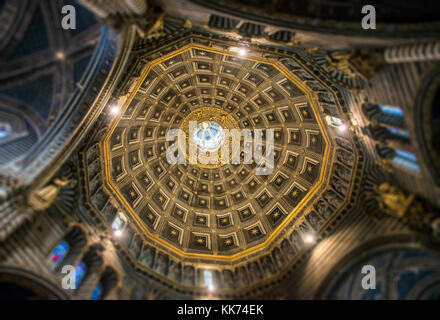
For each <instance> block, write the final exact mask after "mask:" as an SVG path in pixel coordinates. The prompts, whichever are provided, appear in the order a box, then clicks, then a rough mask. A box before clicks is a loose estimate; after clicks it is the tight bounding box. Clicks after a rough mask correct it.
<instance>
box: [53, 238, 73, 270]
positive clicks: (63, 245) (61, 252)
mask: <svg viewBox="0 0 440 320" xmlns="http://www.w3.org/2000/svg"><path fill="white" fill-rule="evenodd" d="M69 249H70V246H69V244H68V243H67V242H66V241H64V240H63V241H61V242H60V243H59V244H58V245H57V246H56V248H55V249H54V250H53V251H52V253H51V254H50V257H49V263H50V266H51V267H52V269H55V268H56V267H57V266H58V265H59V264H60V262H61V261H63V259H64V257H65V256H66V254H67V252H69Z"/></svg>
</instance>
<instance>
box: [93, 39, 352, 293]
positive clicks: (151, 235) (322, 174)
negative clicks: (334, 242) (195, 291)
mask: <svg viewBox="0 0 440 320" xmlns="http://www.w3.org/2000/svg"><path fill="white" fill-rule="evenodd" d="M188 39H191V40H190V41H188ZM236 45H237V44H235V46H236ZM233 46H234V44H233V43H226V42H224V41H222V40H220V39H218V40H216V41H211V42H210V44H209V45H206V42H205V40H204V38H203V37H201V36H198V35H189V36H188V38H184V39H182V40H180V41H178V42H176V43H175V44H174V45H173V46H172V47H170V46H169V45H167V44H164V46H163V47H162V48H161V51H160V52H161V53H163V52H167V54H158V53H159V51H155V52H146V53H143V52H136V55H137V61H138V64H137V65H136V66H135V67H134V68H137V69H138V70H139V68H141V72H140V76H139V77H136V78H131V80H130V83H132V85H131V88H134V89H130V91H129V95H128V96H127V97H128V98H127V99H126V100H125V102H124V103H123V104H122V105H120V112H119V114H118V115H116V116H113V118H112V119H109V121H110V125H109V127H108V128H106V129H105V132H104V135H103V137H102V139H101V142H100V144H99V147H100V148H101V149H102V151H101V152H102V154H103V164H102V168H103V169H102V170H103V171H102V174H103V176H104V180H105V190H106V192H107V193H108V195H110V197H112V198H113V199H114V200H115V201H114V202H113V203H118V206H117V210H120V211H121V212H122V213H123V214H124V215H126V216H127V217H128V218H129V219H130V220H131V221H132V222H133V226H135V227H136V229H138V230H140V231H141V233H142V236H141V238H142V239H143V240H142V241H144V242H145V244H144V246H143V248H144V249H143V250H144V251H143V253H141V255H140V256H139V259H140V263H141V264H142V261H144V263H146V265H149V264H150V262H148V261H151V259H152V258H151V257H152V256H151V255H154V256H155V257H156V258H154V259H156V260H155V261H156V262H155V264H151V267H152V268H155V265H156V264H157V263H159V265H169V263H171V261H172V260H173V261H175V262H173V265H175V263H177V265H179V266H180V267H179V268H178V269H179V270H183V269H184V268H185V267H186V266H188V268H190V267H191V266H192V265H193V264H194V263H197V264H200V263H201V264H203V265H205V266H209V268H214V270H217V271H215V272H216V274H217V273H218V274H220V273H222V274H224V275H223V276H222V277H226V278H227V277H228V275H227V274H228V272H245V273H247V272H250V274H249V276H246V277H249V278H248V280H246V281H247V282H248V283H252V282H255V281H259V279H263V278H265V277H266V276H270V275H271V276H275V275H276V274H278V273H279V272H280V271H282V270H283V269H284V268H285V266H287V265H288V264H289V261H290V259H291V258H292V257H293V256H294V252H295V251H296V250H297V248H296V246H297V244H298V241H300V240H301V239H302V240H301V242H302V243H306V242H307V241H309V240H308V238H307V236H309V237H318V236H319V232H320V230H321V229H322V228H323V226H324V225H326V222H328V220H329V218H331V215H332V213H334V212H337V211H338V210H340V209H341V208H342V206H343V205H344V199H345V197H346V195H347V194H348V192H349V188H350V183H351V182H350V181H351V180H352V175H353V173H354V170H355V168H356V161H357V160H356V151H355V150H356V147H355V145H353V144H352V142H351V141H350V140H349V139H347V138H344V137H342V136H339V137H338V135H340V133H339V132H338V131H337V130H334V128H332V127H329V126H328V125H327V122H326V121H325V116H324V115H323V114H322V111H323V110H324V106H323V105H324V103H323V102H322V101H324V99H325V101H328V102H327V103H326V105H327V107H332V106H333V108H334V110H335V112H338V111H337V110H338V103H339V102H338V100H337V98H336V97H335V96H334V93H333V92H332V89H330V88H328V87H327V84H326V83H325V82H323V81H322V80H321V79H317V78H315V77H314V76H313V75H312V73H311V72H310V71H309V70H308V69H307V68H306V67H305V65H304V64H303V61H302V60H301V58H300V56H299V55H296V54H294V53H283V54H281V53H277V54H276V55H273V54H272V55H270V54H269V53H268V52H266V51H265V49H264V48H258V47H252V48H250V49H249V50H247V55H246V56H243V55H240V54H236V53H235V52H238V53H239V52H240V51H239V50H231V49H230V48H231V47H233ZM191 121H193V122H194V123H196V126H195V130H194V131H192V133H191V132H190V130H189V124H190V123H191ZM171 129H181V130H182V132H183V136H184V137H186V138H190V136H191V134H192V137H193V138H194V140H195V142H196V145H197V147H198V149H199V151H201V152H207V153H208V154H209V153H212V152H213V151H214V150H215V149H217V148H219V147H221V146H223V145H224V144H225V143H226V141H223V140H222V139H223V133H224V131H225V130H226V129H227V130H234V129H236V130H238V132H242V131H244V129H247V130H249V132H251V138H255V136H256V135H258V134H257V132H261V134H262V140H261V142H256V141H257V140H254V139H251V140H246V138H245V137H243V136H242V137H241V138H240V149H239V150H238V152H239V160H240V161H239V162H238V163H236V162H232V161H230V160H231V158H232V156H231V155H229V158H227V159H226V160H227V161H226V162H220V161H219V162H216V163H215V164H211V163H210V164H205V163H202V162H201V161H200V159H199V161H198V162H196V163H192V162H191V161H190V156H189V155H188V148H186V152H187V154H185V155H183V157H182V158H181V160H183V162H182V161H180V162H177V163H170V162H169V161H168V159H167V150H168V149H169V148H171V146H172V145H173V144H174V143H177V144H178V145H180V146H181V145H182V142H181V141H180V142H179V141H178V140H177V138H176V137H173V138H172V139H167V134H168V133H169V132H170V130H171ZM271 130H272V131H273V142H274V143H273V149H272V150H273V151H272V153H273V160H274V161H273V164H270V165H266V166H265V165H264V163H261V162H258V161H256V160H255V158H252V159H251V161H249V159H247V160H248V161H246V155H245V152H244V147H245V144H246V143H253V144H254V147H255V150H259V151H261V152H262V154H263V156H264V155H265V156H268V155H267V154H266V153H265V152H266V151H267V150H271V149H270V145H269V144H268V141H269V140H270V139H269V136H268V132H269V131H271ZM186 143H187V141H185V144H186ZM227 144H229V142H228V143H227ZM230 146H232V144H230ZM233 148H234V147H232V148H230V150H229V151H230V152H231V154H232V152H233V151H234V149H233ZM184 150H185V149H184ZM250 150H252V149H250ZM235 151H236V150H235ZM218 153H219V154H220V153H221V152H218ZM269 158H270V157H269ZM219 160H220V155H219ZM257 172H259V174H257ZM332 172H333V173H336V174H332ZM90 183H91V184H93V182H92V181H91V182H90ZM91 189H93V187H91ZM92 202H93V201H92ZM95 202H96V201H95ZM98 206H99V204H98ZM104 215H105V213H104ZM296 230H300V233H298V231H296ZM300 234H302V235H300ZM298 237H299V238H298ZM302 237H306V238H302ZM298 249H299V248H298ZM157 259H159V260H157ZM261 259H263V260H264V263H262V264H261V266H260V265H259V263H258V261H259V260H261ZM145 261H146V262H145ZM158 261H159V262H158ZM252 261H254V262H252ZM177 265H175V266H177ZM231 266H233V267H232V269H231ZM157 268H158V270H159V273H163V272H164V270H162V269H161V267H157ZM176 268H177V267H176ZM191 268H192V267H191ZM225 268H226V269H227V270H226V269H225ZM240 268H244V269H240ZM160 270H162V271H160ZM173 270H174V271H176V270H177V269H175V268H174V267H173ZM239 270H241V271H239ZM247 270H249V271H247ZM169 271H170V272H171V270H169ZM174 271H172V272H174ZM176 272H177V271H176ZM188 272H189V271H188ZM266 273H267V275H266V276H264V274H266ZM167 274H169V272H168V271H167ZM226 278H225V279H223V280H222V282H224V283H226V282H228V280H227V279H226ZM182 281H183V280H182ZM189 283H191V281H189V282H188V283H187V284H189ZM244 284H245V282H243V283H242V284H237V285H238V286H240V285H244ZM230 285H232V284H230ZM227 286H229V285H227V284H225V289H226V288H227ZM234 286H236V285H234Z"/></svg>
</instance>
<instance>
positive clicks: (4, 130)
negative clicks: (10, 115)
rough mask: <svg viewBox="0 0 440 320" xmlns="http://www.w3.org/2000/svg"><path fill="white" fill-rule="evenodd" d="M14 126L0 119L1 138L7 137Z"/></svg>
mask: <svg viewBox="0 0 440 320" xmlns="http://www.w3.org/2000/svg"><path fill="white" fill-rule="evenodd" d="M11 131H12V128H11V125H10V124H9V123H6V122H2V121H0V140H2V139H5V138H7V137H8V136H9V135H10V134H11Z"/></svg>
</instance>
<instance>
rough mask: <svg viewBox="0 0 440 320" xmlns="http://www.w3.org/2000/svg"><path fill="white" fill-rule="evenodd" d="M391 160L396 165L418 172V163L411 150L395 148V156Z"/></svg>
mask: <svg viewBox="0 0 440 320" xmlns="http://www.w3.org/2000/svg"><path fill="white" fill-rule="evenodd" d="M393 162H394V163H395V164H397V165H398V166H401V167H403V168H405V169H408V170H411V171H413V172H416V173H419V172H420V167H419V165H418V160H417V157H416V156H415V155H414V154H413V153H411V152H408V151H404V150H400V149H397V150H395V156H394V158H393Z"/></svg>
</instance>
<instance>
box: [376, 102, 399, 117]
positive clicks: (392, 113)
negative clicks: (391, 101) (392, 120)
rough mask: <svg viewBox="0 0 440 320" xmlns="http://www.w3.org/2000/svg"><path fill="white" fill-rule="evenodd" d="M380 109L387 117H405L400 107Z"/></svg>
mask: <svg viewBox="0 0 440 320" xmlns="http://www.w3.org/2000/svg"><path fill="white" fill-rule="evenodd" d="M379 108H380V110H382V112H383V113H384V114H386V115H390V116H395V117H403V110H402V109H400V108H398V107H393V106H387V105H380V106H379Z"/></svg>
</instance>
